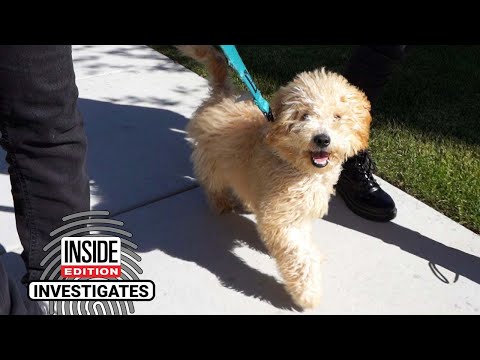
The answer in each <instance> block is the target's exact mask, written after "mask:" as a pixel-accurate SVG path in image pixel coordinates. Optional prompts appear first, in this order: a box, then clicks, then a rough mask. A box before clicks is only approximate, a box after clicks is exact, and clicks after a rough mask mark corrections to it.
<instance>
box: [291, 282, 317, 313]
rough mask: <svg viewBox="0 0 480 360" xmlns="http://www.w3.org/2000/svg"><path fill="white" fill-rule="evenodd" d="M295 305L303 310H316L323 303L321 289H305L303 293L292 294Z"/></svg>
mask: <svg viewBox="0 0 480 360" xmlns="http://www.w3.org/2000/svg"><path fill="white" fill-rule="evenodd" d="M292 298H293V301H294V302H295V304H297V305H298V306H300V307H301V308H302V309H305V310H306V309H314V308H316V307H318V306H319V305H320V303H321V301H322V290H321V288H308V287H307V288H305V290H304V291H303V292H300V293H298V294H292Z"/></svg>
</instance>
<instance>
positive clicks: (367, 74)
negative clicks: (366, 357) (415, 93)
mask: <svg viewBox="0 0 480 360" xmlns="http://www.w3.org/2000/svg"><path fill="white" fill-rule="evenodd" d="M405 49H406V45H363V46H360V47H358V48H357V49H356V50H355V52H354V54H353V56H352V58H351V59H350V62H349V64H348V66H347V69H346V71H345V74H344V75H345V77H346V78H347V80H349V81H350V82H351V83H352V84H353V85H355V86H357V87H359V88H360V89H362V90H363V91H364V92H365V94H366V95H367V97H368V99H369V100H370V102H371V103H372V106H375V103H376V101H377V99H378V97H379V96H380V95H381V92H382V90H383V88H384V86H385V84H386V83H387V82H388V81H389V80H390V78H391V76H392V73H393V70H394V67H395V65H396V64H397V63H398V62H400V61H401V60H402V59H403V58H404V56H405ZM343 167H344V170H343V171H342V174H341V176H340V179H339V181H338V184H337V186H336V189H337V192H338V193H339V195H340V196H341V197H342V198H343V199H344V200H345V203H346V204H347V206H348V207H349V208H350V209H351V210H352V211H353V212H354V213H356V214H357V215H359V216H362V217H364V218H367V219H369V220H374V221H390V220H392V219H394V218H395V216H396V215H397V209H396V207H395V202H394V201H393V199H392V198H391V196H390V195H388V194H387V193H386V192H385V191H384V190H383V189H382V188H381V187H380V186H379V185H378V183H377V182H376V181H375V179H374V177H373V175H372V171H373V162H372V160H371V158H370V154H369V153H368V152H367V151H365V152H361V153H360V154H358V155H357V156H354V157H352V158H350V159H349V160H348V161H347V162H346V163H345V164H344V166H343Z"/></svg>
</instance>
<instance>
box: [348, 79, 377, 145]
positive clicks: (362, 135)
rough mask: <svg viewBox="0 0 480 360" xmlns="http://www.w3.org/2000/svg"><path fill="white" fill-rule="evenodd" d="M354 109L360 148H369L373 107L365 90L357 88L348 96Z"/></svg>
mask: <svg viewBox="0 0 480 360" xmlns="http://www.w3.org/2000/svg"><path fill="white" fill-rule="evenodd" d="M345 101H348V102H349V103H350V104H351V106H352V109H353V114H354V120H355V123H356V126H355V128H356V129H358V130H357V138H358V139H359V140H360V149H358V150H365V149H367V148H368V141H369V138H370V124H371V122H372V115H371V109H372V106H371V104H370V101H369V100H368V98H367V96H366V95H365V93H364V92H363V91H361V90H360V89H358V88H355V91H354V92H353V93H352V94H350V95H349V96H347V97H346V99H345Z"/></svg>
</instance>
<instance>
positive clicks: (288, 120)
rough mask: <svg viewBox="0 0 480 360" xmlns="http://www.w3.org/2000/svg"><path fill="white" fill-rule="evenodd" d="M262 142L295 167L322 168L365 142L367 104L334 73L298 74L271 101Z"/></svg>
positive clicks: (366, 144)
mask: <svg viewBox="0 0 480 360" xmlns="http://www.w3.org/2000/svg"><path fill="white" fill-rule="evenodd" d="M272 111H273V115H274V117H275V121H274V123H272V124H271V125H270V127H269V129H268V130H267V134H266V141H267V144H269V146H271V148H272V149H273V150H274V151H275V152H276V153H277V154H278V155H279V156H280V157H282V158H283V159H285V160H287V161H288V162H290V163H291V164H293V165H294V166H295V167H296V168H298V169H299V170H305V171H308V172H310V171H312V170H313V171H326V170H327V169H328V168H329V167H330V166H332V165H335V164H341V163H342V162H344V161H345V160H346V159H347V158H349V157H351V156H353V155H355V154H356V153H357V152H359V151H361V150H364V149H366V148H367V146H368V139H369V133H370V123H371V116H370V103H369V101H368V100H367V97H366V96H365V94H364V93H363V92H361V91H360V90H359V89H357V88H356V87H354V86H353V85H351V84H349V83H348V82H347V80H346V79H345V78H344V77H342V76H340V75H338V74H335V73H329V72H325V71H324V70H323V69H322V70H316V71H313V72H305V73H301V74H299V75H298V76H297V77H296V78H295V79H294V80H293V81H292V82H291V83H289V84H288V85H287V86H285V87H283V88H281V89H280V90H279V91H278V92H277V94H276V95H275V97H274V100H273V101H272Z"/></svg>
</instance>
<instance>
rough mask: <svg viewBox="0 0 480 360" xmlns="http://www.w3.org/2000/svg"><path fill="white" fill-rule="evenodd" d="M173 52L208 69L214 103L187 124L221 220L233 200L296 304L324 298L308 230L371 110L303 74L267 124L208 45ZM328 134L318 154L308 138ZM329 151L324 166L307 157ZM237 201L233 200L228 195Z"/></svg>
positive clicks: (325, 75) (199, 173)
mask: <svg viewBox="0 0 480 360" xmlns="http://www.w3.org/2000/svg"><path fill="white" fill-rule="evenodd" d="M179 49H180V50H181V51H182V52H183V53H184V54H186V55H188V56H190V57H193V58H194V59H196V60H198V61H200V62H201V63H203V64H205V65H206V67H207V69H208V70H209V73H210V85H211V87H212V92H211V96H210V97H209V98H208V99H207V100H206V101H205V102H204V103H203V104H202V105H201V106H200V107H199V109H198V110H197V111H196V112H195V114H194V115H193V117H192V119H191V120H190V122H189V124H188V126H187V133H188V137H189V138H190V139H191V141H192V143H193V145H194V148H193V154H192V161H193V165H194V171H195V174H196V177H197V179H198V181H199V182H200V183H201V185H202V186H203V188H204V190H205V192H206V195H207V197H208V199H209V202H210V204H211V206H212V208H213V209H214V210H216V211H217V212H219V213H223V212H227V211H231V210H232V209H234V208H236V201H239V202H241V204H242V205H243V207H244V208H246V209H248V210H250V211H252V212H253V213H254V214H255V215H256V219H257V224H258V225H257V228H258V231H259V234H260V237H261V239H262V240H263V241H264V243H265V245H266V247H267V249H268V251H269V253H270V255H271V256H273V257H274V258H275V260H276V262H277V264H278V268H279V270H280V273H281V275H282V277H283V280H284V283H285V287H286V289H287V291H288V292H289V293H290V294H291V296H292V298H293V300H294V301H295V302H296V304H297V305H299V306H301V307H303V308H312V307H315V306H317V305H318V304H319V302H320V299H321V294H322V290H321V288H322V287H321V269H320V261H321V257H320V254H319V251H318V250H317V248H316V246H315V245H314V243H313V241H312V235H311V231H312V223H313V221H314V220H315V219H317V218H321V217H323V216H324V215H326V214H327V211H328V203H329V200H330V197H331V195H332V194H333V193H334V186H335V184H336V182H337V180H338V177H339V175H340V172H341V169H342V163H343V162H344V161H345V160H346V159H347V158H348V157H350V156H353V155H354V154H356V153H357V152H359V151H361V150H364V149H366V148H367V146H368V139H369V131H370V122H371V116H370V103H369V101H368V100H367V98H366V96H365V94H364V93H363V92H361V91H360V90H359V89H357V88H356V87H354V86H352V85H351V84H349V83H348V82H347V80H346V79H345V78H343V77H342V76H340V75H338V74H335V73H332V72H327V71H325V70H324V69H320V70H315V71H311V72H303V73H301V74H299V75H297V76H296V77H295V78H294V79H293V81H291V82H290V83H289V84H287V85H286V86H284V87H282V88H280V89H279V90H278V91H277V93H276V94H275V95H274V98H273V101H272V103H271V105H272V111H273V114H274V117H275V121H274V122H273V123H269V122H267V121H266V120H265V118H264V116H263V114H262V113H261V111H260V110H259V109H258V108H257V107H256V105H255V104H254V102H253V101H252V100H251V98H248V99H246V100H242V98H241V97H240V94H238V93H236V92H235V91H234V90H232V87H231V85H230V79H229V77H228V66H227V62H226V60H225V58H224V57H223V55H222V54H221V53H220V52H218V51H217V50H216V49H215V48H214V47H212V46H208V45H185V46H179ZM319 134H327V135H328V136H329V137H330V139H331V142H330V144H329V145H328V147H326V148H322V149H319V147H318V145H316V144H315V142H314V141H313V138H314V137H315V136H317V135H319ZM320 150H321V151H326V152H327V153H328V154H329V156H328V164H327V165H326V166H324V167H323V168H319V167H317V166H314V164H313V163H312V161H313V160H312V156H313V155H312V154H314V153H316V152H318V151H320ZM232 194H233V197H232Z"/></svg>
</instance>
